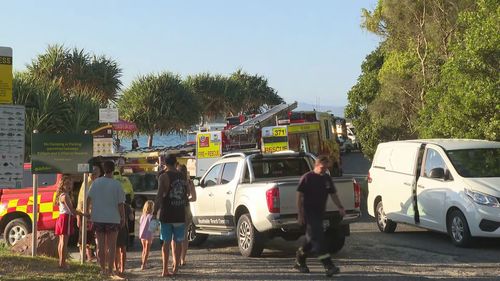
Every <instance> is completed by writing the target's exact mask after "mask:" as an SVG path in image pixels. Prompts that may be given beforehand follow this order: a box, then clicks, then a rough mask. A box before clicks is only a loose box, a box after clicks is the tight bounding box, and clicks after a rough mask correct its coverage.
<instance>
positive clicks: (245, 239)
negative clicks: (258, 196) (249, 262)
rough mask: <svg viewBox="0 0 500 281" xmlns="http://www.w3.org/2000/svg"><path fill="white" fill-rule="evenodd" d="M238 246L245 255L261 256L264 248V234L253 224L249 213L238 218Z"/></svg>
mask: <svg viewBox="0 0 500 281" xmlns="http://www.w3.org/2000/svg"><path fill="white" fill-rule="evenodd" d="M236 233H237V236H238V248H239V249H240V253H241V255H243V256H245V257H259V256H260V254H262V251H263V250H264V236H263V234H262V233H260V232H258V231H257V229H255V227H254V226H253V224H252V219H250V215H249V214H244V215H242V216H241V217H240V219H239V220H238V226H237V228H236Z"/></svg>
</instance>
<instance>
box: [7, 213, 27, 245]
mask: <svg viewBox="0 0 500 281" xmlns="http://www.w3.org/2000/svg"><path fill="white" fill-rule="evenodd" d="M28 233H31V229H29V227H28V224H27V223H26V221H25V220H24V219H20V218H19V219H15V220H11V221H10V222H9V223H8V224H7V226H6V227H5V231H4V238H5V241H7V244H8V245H9V246H12V245H14V244H16V243H17V241H19V240H21V239H23V238H24V237H26V235H27V234H28Z"/></svg>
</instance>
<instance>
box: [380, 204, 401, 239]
mask: <svg viewBox="0 0 500 281" xmlns="http://www.w3.org/2000/svg"><path fill="white" fill-rule="evenodd" d="M375 219H376V220H377V226H378V229H379V230H380V231H381V232H385V233H393V232H394V231H395V230H396V227H397V223H395V222H393V221H392V220H390V219H388V218H387V215H386V214H385V212H384V205H383V204H382V201H380V202H378V204H377V209H376V212H375Z"/></svg>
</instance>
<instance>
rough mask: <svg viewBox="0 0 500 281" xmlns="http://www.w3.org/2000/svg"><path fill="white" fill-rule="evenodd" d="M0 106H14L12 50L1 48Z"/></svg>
mask: <svg viewBox="0 0 500 281" xmlns="http://www.w3.org/2000/svg"><path fill="white" fill-rule="evenodd" d="M0 104H12V48H10V47H0Z"/></svg>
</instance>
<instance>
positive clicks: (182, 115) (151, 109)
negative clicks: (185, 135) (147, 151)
mask: <svg viewBox="0 0 500 281" xmlns="http://www.w3.org/2000/svg"><path fill="white" fill-rule="evenodd" d="M118 109H119V111H120V115H121V116H123V117H124V118H125V119H126V120H129V121H132V122H134V123H135V124H136V125H137V128H138V130H139V133H142V134H146V135H147V136H148V146H149V147H152V145H153V135H154V134H155V133H160V134H169V133H176V132H180V131H181V130H182V129H184V128H188V127H190V126H192V125H194V124H196V123H197V122H198V120H199V118H200V110H199V105H198V102H197V100H196V99H195V97H194V96H193V94H192V93H191V92H190V91H189V89H188V88H187V87H186V86H185V85H184V84H183V83H182V80H181V79H180V77H179V75H176V74H173V73H170V72H164V73H160V74H149V75H145V76H140V77H138V78H137V79H135V80H134V81H133V82H132V84H131V85H130V87H129V88H127V89H126V90H125V91H124V93H123V95H122V96H120V98H119V99H118Z"/></svg>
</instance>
